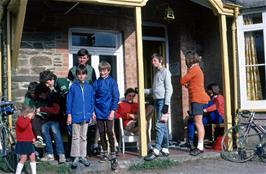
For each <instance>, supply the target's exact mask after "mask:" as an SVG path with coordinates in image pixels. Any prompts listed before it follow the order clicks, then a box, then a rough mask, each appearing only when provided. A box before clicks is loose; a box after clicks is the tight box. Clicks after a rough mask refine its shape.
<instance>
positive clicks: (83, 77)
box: [77, 73, 87, 82]
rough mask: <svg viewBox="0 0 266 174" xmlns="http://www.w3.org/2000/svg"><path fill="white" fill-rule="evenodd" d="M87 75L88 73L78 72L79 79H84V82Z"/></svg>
mask: <svg viewBox="0 0 266 174" xmlns="http://www.w3.org/2000/svg"><path fill="white" fill-rule="evenodd" d="M86 77H87V74H85V73H78V74H77V78H78V80H79V81H82V82H83V81H85V79H86Z"/></svg>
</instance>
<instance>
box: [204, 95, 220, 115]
mask: <svg viewBox="0 0 266 174" xmlns="http://www.w3.org/2000/svg"><path fill="white" fill-rule="evenodd" d="M212 101H213V105H211V106H209V107H207V108H206V110H207V112H211V111H215V110H218V112H219V114H220V115H221V116H222V117H223V118H224V97H223V96H222V95H216V96H214V97H213V99H212Z"/></svg>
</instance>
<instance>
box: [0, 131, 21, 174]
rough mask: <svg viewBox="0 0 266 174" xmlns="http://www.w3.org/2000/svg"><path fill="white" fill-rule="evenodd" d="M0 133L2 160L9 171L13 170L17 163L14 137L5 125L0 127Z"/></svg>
mask: <svg viewBox="0 0 266 174" xmlns="http://www.w3.org/2000/svg"><path fill="white" fill-rule="evenodd" d="M0 133H1V144H2V154H3V160H4V161H5V163H6V167H7V168H8V169H9V170H10V171H11V172H15V170H16V167H17V163H18V155H17V154H16V152H15V145H16V141H15V138H14V136H13V135H12V133H11V132H10V130H9V129H8V128H7V127H2V128H1V130H0Z"/></svg>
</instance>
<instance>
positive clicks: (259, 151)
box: [221, 110, 266, 163]
mask: <svg viewBox="0 0 266 174" xmlns="http://www.w3.org/2000/svg"><path fill="white" fill-rule="evenodd" d="M237 116H239V117H240V116H241V117H243V118H245V119H248V122H240V123H239V124H238V125H236V126H233V127H231V128H230V129H228V130H227V131H226V132H225V133H224V135H223V138H222V142H221V148H222V149H221V157H222V158H224V159H225V160H228V161H231V162H239V163H241V162H246V161H248V160H251V159H252V158H254V157H255V156H258V157H260V159H261V160H262V161H263V162H266V143H265V136H266V129H265V128H264V127H263V126H261V125H259V124H258V121H262V120H266V118H258V117H255V112H250V111H247V110H245V111H241V112H238V114H237ZM256 121H257V122H256Z"/></svg>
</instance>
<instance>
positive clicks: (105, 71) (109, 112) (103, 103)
mask: <svg viewBox="0 0 266 174" xmlns="http://www.w3.org/2000/svg"><path fill="white" fill-rule="evenodd" d="M98 69H99V73H100V77H99V78H98V79H97V80H96V81H95V82H94V83H93V88H94V92H95V114H96V119H97V127H98V129H99V133H100V141H101V145H102V149H103V152H102V154H101V159H100V162H105V161H107V160H108V155H107V140H106V134H107V136H108V140H109V144H110V149H111V154H110V155H111V168H112V170H116V169H117V167H118V162H117V159H116V152H115V141H114V134H113V130H112V129H113V125H114V114H115V111H116V110H117V106H118V101H119V91H118V85H117V82H116V81H115V80H114V79H113V78H112V77H111V76H110V75H109V74H110V71H111V65H110V64H109V63H108V62H106V61H101V62H100V63H99V67H98Z"/></svg>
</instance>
